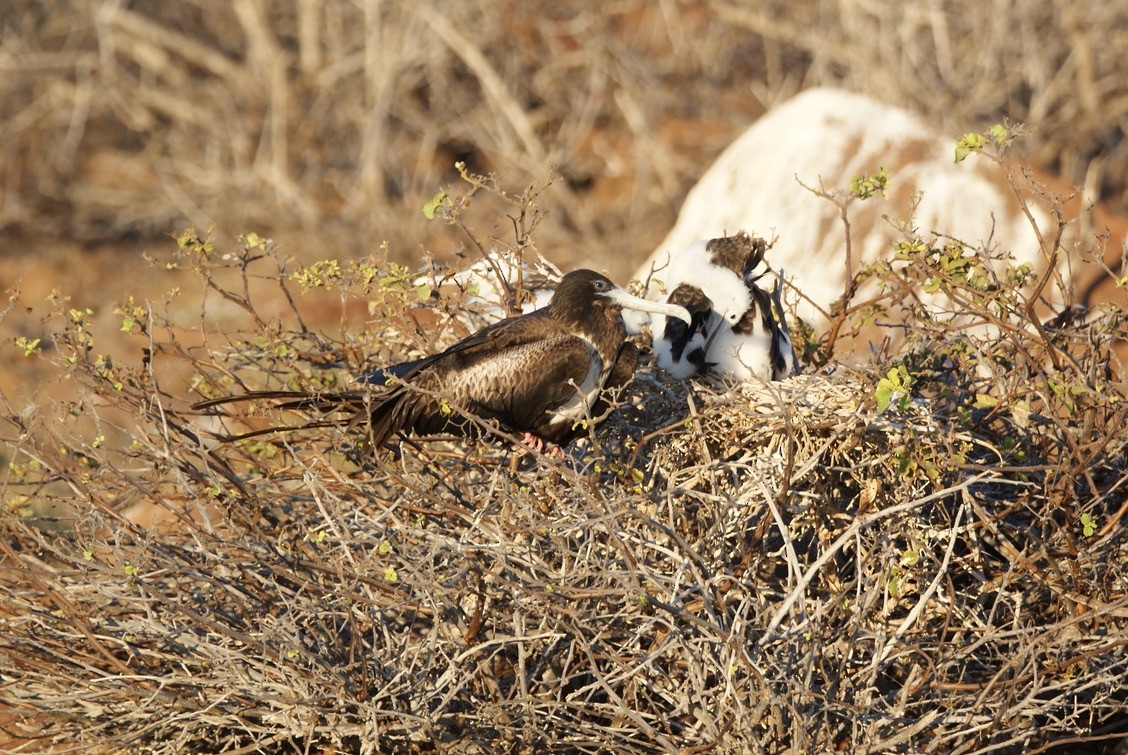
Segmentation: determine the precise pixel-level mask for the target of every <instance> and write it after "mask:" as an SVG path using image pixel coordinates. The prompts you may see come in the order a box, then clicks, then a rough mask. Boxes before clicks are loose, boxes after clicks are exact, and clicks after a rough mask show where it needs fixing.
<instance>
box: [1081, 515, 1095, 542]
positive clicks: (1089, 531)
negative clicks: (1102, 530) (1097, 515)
mask: <svg viewBox="0 0 1128 755" xmlns="http://www.w3.org/2000/svg"><path fill="white" fill-rule="evenodd" d="M1081 531H1082V532H1083V533H1084V534H1085V537H1092V536H1093V534H1094V533H1096V531H1097V520H1096V519H1094V518H1093V515H1092V514H1090V513H1089V512H1085V513H1084V514H1082V515H1081Z"/></svg>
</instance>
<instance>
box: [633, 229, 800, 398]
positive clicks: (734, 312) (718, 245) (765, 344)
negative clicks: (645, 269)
mask: <svg viewBox="0 0 1128 755" xmlns="http://www.w3.org/2000/svg"><path fill="white" fill-rule="evenodd" d="M767 248H768V244H767V242H765V241H764V240H763V239H760V238H753V237H751V236H749V235H748V234H747V233H745V232H743V231H742V232H740V233H737V234H735V235H733V236H723V237H721V238H716V239H712V240H710V241H707V242H704V243H698V244H695V245H694V246H692V247H690V248H689V249H687V250H686V251H685V252H683V253H682V254H679V255H677V256H676V257H674V258H673V259H672V260H671V262H670V270H669V273H668V274H667V277H668V279H669V280H670V285H673V286H674V287H673V290H672V291H671V292H670V295H669V297H668V299H667V301H668V302H671V303H677V304H681V305H682V306H684V307H686V309H688V310H689V312H690V315H691V319H692V323H691V324H690V325H689V326H686V325H683V324H682V323H680V322H676V321H672V320H671V321H666V320H661V319H659V318H654V321H653V322H652V332H653V333H654V352H655V355H656V357H657V361H658V364H659V366H661V367H663V368H664V369H666V370H667V371H668V372H669V373H670V374H671V375H672V376H674V377H676V378H683V379H684V378H688V377H690V376H692V375H694V374H697V373H704V372H712V373H715V374H719V375H722V376H725V377H728V378H732V379H735V380H737V381H742V382H743V381H746V380H751V379H755V378H759V379H762V380H780V379H782V378H785V377H788V376H790V375H794V374H797V373H798V371H799V369H798V363H797V362H796V360H795V355H794V351H793V349H792V346H791V338H790V334H789V332H788V329H787V319H786V316H785V315H784V312H783V306H782V301H781V296H782V284H781V281H782V275H781V277H780V278H777V281H776V287H775V290H774V291H773V293H772V294H770V295H769V294H768V292H766V291H765V290H764V289H762V288H760V286H759V284H758V282H759V280H760V279H761V278H763V277H764V276H765V275H766V274H767V273H768V269H767V266H766V264H765V262H764V253H765V251H767ZM773 302H774V304H775V311H774V312H773V309H772V306H773Z"/></svg>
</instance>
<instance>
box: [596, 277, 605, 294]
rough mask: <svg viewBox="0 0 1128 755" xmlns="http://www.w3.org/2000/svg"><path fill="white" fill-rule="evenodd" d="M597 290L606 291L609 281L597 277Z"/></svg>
mask: <svg viewBox="0 0 1128 755" xmlns="http://www.w3.org/2000/svg"><path fill="white" fill-rule="evenodd" d="M595 290H596V291H606V290H607V281H604V280H600V279H599V278H596V279H595Z"/></svg>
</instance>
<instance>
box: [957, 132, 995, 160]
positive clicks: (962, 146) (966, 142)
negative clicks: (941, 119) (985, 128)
mask: <svg viewBox="0 0 1128 755" xmlns="http://www.w3.org/2000/svg"><path fill="white" fill-rule="evenodd" d="M986 141H987V140H986V139H984V138H983V134H977V133H974V132H973V133H970V134H964V135H963V136H962V137H961V138H960V139H959V140H958V141H956V162H957V163H962V162H963V161H964V160H965V159H966V158H967V156H968V155H970V154H971V153H972V152H978V151H979V150H981V149H983V145H984V144H985V143H986Z"/></svg>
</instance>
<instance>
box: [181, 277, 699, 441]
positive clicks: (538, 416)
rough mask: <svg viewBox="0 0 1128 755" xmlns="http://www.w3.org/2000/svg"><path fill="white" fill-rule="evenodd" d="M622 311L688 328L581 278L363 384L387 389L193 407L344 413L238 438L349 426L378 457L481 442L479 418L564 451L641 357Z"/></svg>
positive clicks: (668, 311)
mask: <svg viewBox="0 0 1128 755" xmlns="http://www.w3.org/2000/svg"><path fill="white" fill-rule="evenodd" d="M624 308H627V309H635V310H640V311H643V312H653V313H658V314H663V315H669V316H671V317H676V318H679V319H681V320H684V321H685V322H686V323H687V324H688V323H690V322H691V318H690V315H689V312H688V311H686V309H685V308H684V307H681V306H678V305H675V304H668V303H664V302H652V301H647V300H646V299H640V298H638V297H635V296H632V295H630V294H628V293H627V292H626V291H624V290H623V289H621V288H619V287H618V286H616V285H615V284H614V283H612V282H611V281H610V280H609V279H608V278H606V277H605V276H603V275H600V274H599V273H596V272H593V271H591V270H576V271H574V272H571V273H568V274H567V275H565V276H564V278H563V279H562V280H561V281H560V284H559V286H557V288H556V291H555V293H554V294H553V295H552V299H551V300H550V301H549V303H548V306H546V307H545V308H543V309H539V310H536V311H535V312H531V313H529V314H525V315H521V316H519V317H511V318H508V319H505V320H502V321H500V322H497V323H495V324H493V325H490V326H488V327H486V328H483V329H482V330H479V331H478V332H476V333H474V334H473V335H471V336H469V337H467V338H465V339H463V340H461V341H459V342H458V343H456V344H454V345H453V346H451V347H450V348H448V349H446V350H445V351H442V352H439V353H438V354H433V355H431V356H428V357H424V358H423V359H419V360H416V361H413V362H406V363H403V364H399V365H395V366H393V367H388V368H385V369H383V370H378V371H375V372H372V373H369V374H368V375H365V376H364V377H362V378H361V381H362V382H366V383H369V384H374V383H375V384H383V385H382V386H381V387H378V388H372V389H367V390H355V391H346V392H341V393H333V394H315V393H305V392H295V391H259V392H251V393H245V394H242V395H239V396H227V397H224V398H218V399H212V400H210V401H204V402H201V403H198V404H196V405H195V406H194V407H193V408H194V409H209V408H211V407H214V406H217V405H219V404H225V403H229V402H233V401H245V400H251V399H280V400H282V401H283V403H280V404H279V405H278V408H281V409H312V410H316V411H319V412H322V413H339V414H343V415H344V418H343V419H342V420H341V421H338V422H333V421H327V420H322V421H316V422H311V423H308V424H305V425H301V426H300V427H297V428H269V429H266V430H258V431H255V432H253V433H246V434H243V435H240V436H235V438H246V437H251V436H253V435H261V434H265V433H268V432H272V431H276V430H281V429H305V428H309V427H326V426H336V425H342V424H343V425H346V426H348V427H350V428H357V429H364V430H365V432H366V435H367V437H368V440H369V442H370V443H371V445H372V447H373V449H375V448H379V447H380V446H382V445H383V444H385V443H386V442H387V441H389V440H390V439H391V438H392V437H393V436H394V435H396V434H397V433H402V434H416V435H431V434H437V433H455V434H458V435H466V436H481V435H483V434H486V433H488V430H486V423H484V422H483V421H482V420H485V421H487V422H488V421H490V420H493V421H495V422H496V423H497V424H498V426H499V427H500V428H501V429H503V430H506V431H510V432H515V433H517V434H520V435H522V436H523V441H524V442H525V443H526V444H528V445H532V446H533V447H535V448H537V449H538V450H540V449H544V448H545V444H546V443H548V444H556V445H557V446H559V445H564V444H567V443H568V442H570V441H572V440H573V439H575V438H576V436H578V435H579V434H580V433H581V432H582V430H583V428H584V427H585V426H587V424H588V423H590V422H593V421H598V420H599V419H600V415H601V414H603V413H604V412H605V410H606V408H607V404H606V398H607V397H606V393H607V392H608V391H612V390H615V389H618V388H621V387H623V386H625V385H626V383H627V382H629V381H630V379H631V377H633V375H634V371H635V366H636V363H637V360H638V352H637V349H635V347H634V345H633V344H631V343H629V342H627V341H626V335H627V334H626V328H625V326H624V324H623V317H622V311H623V309H624Z"/></svg>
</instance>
